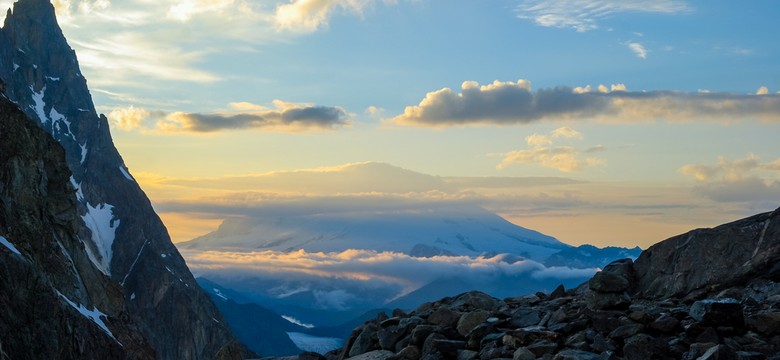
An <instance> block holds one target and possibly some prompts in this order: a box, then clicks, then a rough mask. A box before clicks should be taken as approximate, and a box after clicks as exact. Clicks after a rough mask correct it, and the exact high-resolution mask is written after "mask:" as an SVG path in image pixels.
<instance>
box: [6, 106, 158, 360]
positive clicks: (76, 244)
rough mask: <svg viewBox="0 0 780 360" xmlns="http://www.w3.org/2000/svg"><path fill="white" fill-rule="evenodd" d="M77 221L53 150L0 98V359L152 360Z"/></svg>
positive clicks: (59, 153)
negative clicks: (93, 258)
mask: <svg viewBox="0 0 780 360" xmlns="http://www.w3.org/2000/svg"><path fill="white" fill-rule="evenodd" d="M80 223H81V218H80V217H79V215H78V213H77V210H76V197H75V195H74V190H73V187H72V185H71V183H70V170H69V169H68V167H67V164H66V163H65V152H64V151H63V149H62V147H60V146H59V144H57V143H56V142H55V141H54V140H53V139H52V138H51V136H49V135H48V134H46V133H45V132H44V131H43V130H41V129H40V127H39V126H37V125H36V124H35V123H33V122H32V121H30V120H29V118H28V117H27V116H26V115H25V114H24V113H22V112H21V111H20V110H19V109H17V108H16V106H15V105H14V104H12V103H11V102H10V101H9V100H8V99H6V98H5V97H0V243H2V244H3V245H0V264H2V266H0V309H2V311H0V358H3V359H8V358H10V359H87V358H91V359H101V358H102V359H109V358H111V359H122V358H128V359H151V358H154V357H155V352H154V350H153V349H152V347H151V346H150V345H149V344H148V343H147V341H146V339H144V338H143V337H141V336H140V335H139V334H140V332H139V329H138V326H137V324H135V323H134V322H133V321H132V320H131V319H130V318H129V316H128V313H127V305H126V303H125V299H124V296H123V295H122V291H121V289H120V288H119V287H118V286H117V284H116V283H114V282H113V281H111V279H110V278H108V277H107V276H105V275H104V274H102V273H101V272H100V270H98V269H97V268H96V267H95V266H94V265H93V264H92V262H91V261H90V259H89V257H88V256H87V254H86V252H85V250H84V244H83V243H82V242H81V241H80V240H79V237H78V229H79V224H80Z"/></svg>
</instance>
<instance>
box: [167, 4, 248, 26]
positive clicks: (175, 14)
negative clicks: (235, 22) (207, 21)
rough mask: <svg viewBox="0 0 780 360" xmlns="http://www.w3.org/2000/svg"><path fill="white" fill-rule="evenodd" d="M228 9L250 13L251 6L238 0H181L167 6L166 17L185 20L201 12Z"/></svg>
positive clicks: (220, 11) (213, 12)
mask: <svg viewBox="0 0 780 360" xmlns="http://www.w3.org/2000/svg"><path fill="white" fill-rule="evenodd" d="M228 10H234V11H239V12H243V13H252V12H253V10H252V8H251V7H250V6H249V5H248V4H247V3H245V2H243V1H238V0H181V1H177V2H176V3H174V4H173V5H171V6H170V7H169V8H168V13H167V17H168V18H170V19H174V20H177V21H182V22H186V21H189V20H190V19H192V18H193V17H194V16H197V15H201V14H208V15H210V16H213V14H215V13H217V14H219V13H224V12H225V11H228Z"/></svg>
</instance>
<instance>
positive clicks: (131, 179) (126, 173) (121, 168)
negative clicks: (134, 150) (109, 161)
mask: <svg viewBox="0 0 780 360" xmlns="http://www.w3.org/2000/svg"><path fill="white" fill-rule="evenodd" d="M119 171H121V172H122V175H124V176H125V179H127V180H130V181H135V179H133V177H132V176H130V173H129V172H127V170H125V167H124V166H121V165H120V166H119Z"/></svg>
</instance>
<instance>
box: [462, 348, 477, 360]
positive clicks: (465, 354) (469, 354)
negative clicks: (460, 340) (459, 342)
mask: <svg viewBox="0 0 780 360" xmlns="http://www.w3.org/2000/svg"><path fill="white" fill-rule="evenodd" d="M476 359H479V353H478V352H476V351H472V350H458V358H457V360H476Z"/></svg>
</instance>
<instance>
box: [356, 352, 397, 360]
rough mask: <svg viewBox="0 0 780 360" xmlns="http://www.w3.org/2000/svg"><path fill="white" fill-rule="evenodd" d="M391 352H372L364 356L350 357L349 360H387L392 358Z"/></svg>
mask: <svg viewBox="0 0 780 360" xmlns="http://www.w3.org/2000/svg"><path fill="white" fill-rule="evenodd" d="M393 355H395V354H393V352H392V351H387V350H374V351H370V352H367V353H365V354H360V355H357V356H353V357H350V358H349V360H388V359H390V358H391V357H393Z"/></svg>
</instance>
